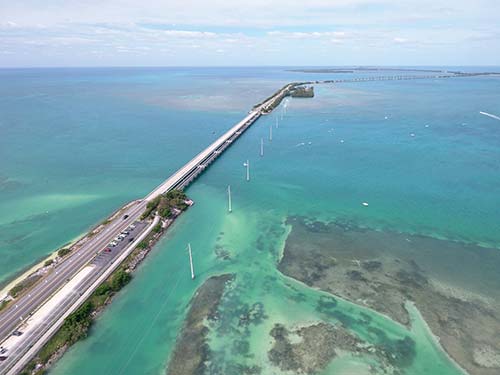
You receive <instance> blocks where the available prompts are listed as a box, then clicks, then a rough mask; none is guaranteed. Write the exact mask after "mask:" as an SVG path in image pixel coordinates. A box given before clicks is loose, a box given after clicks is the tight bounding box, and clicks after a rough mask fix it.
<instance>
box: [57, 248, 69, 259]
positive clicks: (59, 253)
mask: <svg viewBox="0 0 500 375" xmlns="http://www.w3.org/2000/svg"><path fill="white" fill-rule="evenodd" d="M70 252H71V249H68V248H63V249H59V251H58V252H57V255H58V256H60V257H61V258H62V257H63V256H65V255H68V254H69V253H70Z"/></svg>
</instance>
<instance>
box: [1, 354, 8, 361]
mask: <svg viewBox="0 0 500 375" xmlns="http://www.w3.org/2000/svg"><path fill="white" fill-rule="evenodd" d="M7 358H9V357H7V356H6V355H0V362H2V361H5V360H6V359H7Z"/></svg>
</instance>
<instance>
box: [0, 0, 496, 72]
mask: <svg viewBox="0 0 500 375" xmlns="http://www.w3.org/2000/svg"><path fill="white" fill-rule="evenodd" d="M499 14H500V0H252V1H243V0H182V1H180V0H163V1H160V0H142V1H138V0H0V67H50V66H233V65H234V66H255V65H265V66H269V65H280V66H284V65H289V66H341V65H406V66H415V65H448V66H450V65H452V66H453V65H454V66H457V65H497V66H498V65H500V21H499V18H498V15H499Z"/></svg>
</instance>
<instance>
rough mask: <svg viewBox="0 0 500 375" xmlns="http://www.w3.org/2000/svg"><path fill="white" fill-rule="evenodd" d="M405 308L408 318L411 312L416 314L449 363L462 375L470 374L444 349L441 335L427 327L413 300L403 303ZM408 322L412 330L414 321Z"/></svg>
mask: <svg viewBox="0 0 500 375" xmlns="http://www.w3.org/2000/svg"><path fill="white" fill-rule="evenodd" d="M408 306H409V308H408ZM405 309H406V311H408V314H409V315H410V318H412V314H415V315H417V317H418V319H419V320H420V321H421V322H422V325H423V326H424V328H425V333H426V334H427V335H428V336H429V337H431V339H432V342H433V344H435V346H436V348H437V349H438V350H440V351H441V352H442V353H443V354H444V355H445V356H446V358H447V359H448V360H449V361H450V362H451V363H453V364H454V365H455V366H456V368H457V369H458V370H459V371H461V372H462V373H463V374H464V375H470V374H469V372H468V371H467V370H466V369H464V368H463V367H462V366H461V365H460V364H459V363H458V362H457V360H456V359H455V358H454V357H453V356H452V355H451V354H450V353H448V351H447V350H446V348H445V347H444V346H443V345H442V344H441V337H439V336H438V335H437V334H435V333H434V332H432V330H431V327H429V324H428V323H427V321H426V320H425V319H424V317H423V315H422V313H421V312H420V310H419V309H418V307H417V305H415V302H413V301H410V300H407V301H406V303H405ZM413 318H415V316H413ZM410 322H411V327H410V328H411V330H412V331H413V330H414V329H415V326H414V324H413V323H414V322H413V321H410Z"/></svg>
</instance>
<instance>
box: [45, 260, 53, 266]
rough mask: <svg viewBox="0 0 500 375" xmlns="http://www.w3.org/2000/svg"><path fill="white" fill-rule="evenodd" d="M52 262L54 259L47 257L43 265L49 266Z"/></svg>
mask: <svg viewBox="0 0 500 375" xmlns="http://www.w3.org/2000/svg"><path fill="white" fill-rule="evenodd" d="M53 263H54V259H47V260H46V261H45V263H44V264H43V266H44V267H48V266H50V265H51V264H53Z"/></svg>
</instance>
